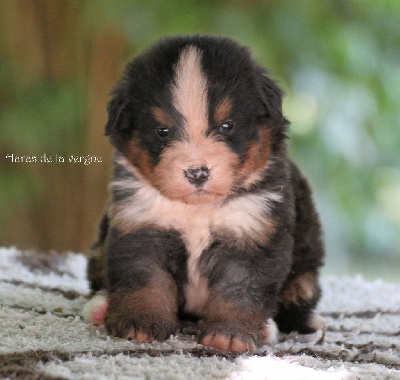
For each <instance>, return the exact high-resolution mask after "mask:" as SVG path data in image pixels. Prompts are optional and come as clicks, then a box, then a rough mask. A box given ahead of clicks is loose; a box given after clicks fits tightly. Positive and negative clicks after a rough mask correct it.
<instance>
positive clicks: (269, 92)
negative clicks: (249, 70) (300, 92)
mask: <svg viewBox="0 0 400 380" xmlns="http://www.w3.org/2000/svg"><path fill="white" fill-rule="evenodd" d="M257 86H258V91H259V94H260V101H261V103H262V106H263V109H264V111H265V117H267V118H268V119H274V120H278V121H284V117H283V114H282V94H283V93H282V90H281V89H280V88H279V87H278V85H277V84H276V83H275V82H274V81H273V80H272V79H270V78H268V77H267V76H266V75H265V70H259V71H258V73H257Z"/></svg>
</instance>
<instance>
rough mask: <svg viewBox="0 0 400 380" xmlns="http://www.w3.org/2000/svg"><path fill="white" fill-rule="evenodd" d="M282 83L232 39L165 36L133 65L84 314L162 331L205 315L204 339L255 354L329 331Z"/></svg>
mask: <svg viewBox="0 0 400 380" xmlns="http://www.w3.org/2000/svg"><path fill="white" fill-rule="evenodd" d="M288 124H289V123H288V121H287V120H286V119H285V117H284V116H283V114H282V92H281V90H280V89H279V87H278V86H277V85H276V84H275V83H274V82H273V81H272V80H271V79H270V78H269V77H268V76H267V75H266V70H265V69H263V68H262V67H260V66H259V65H258V64H256V63H255V62H254V60H253V58H252V57H251V54H250V52H249V50H248V49H247V48H245V47H243V46H240V45H238V44H237V43H235V42H233V41H232V40H230V39H227V38H220V37H213V36H198V35H196V36H179V37H174V38H166V39H163V40H162V41H161V42H159V43H158V44H156V45H155V46H153V47H151V48H150V49H148V50H147V51H145V52H144V53H142V54H141V55H139V56H138V57H137V58H136V59H135V60H133V61H132V62H130V63H129V64H128V65H127V67H126V71H125V74H124V75H123V77H122V79H121V80H120V81H119V82H118V84H117V85H116V87H115V89H114V91H113V94H112V99H111V101H110V103H109V105H108V122H107V125H106V127H105V134H106V135H108V136H110V140H111V143H112V145H113V146H114V147H115V149H116V153H115V156H114V171H113V178H112V182H111V184H110V189H111V194H112V196H111V200H110V203H109V205H108V208H107V212H106V214H105V215H104V217H103V219H102V222H101V225H100V236H99V240H98V242H97V243H96V244H95V245H94V247H93V249H92V252H91V257H90V259H89V267H88V277H89V280H90V283H91V289H92V290H93V292H99V291H100V292H101V291H102V292H103V293H100V294H101V295H97V296H95V297H94V298H93V299H92V300H91V301H90V302H89V304H88V305H87V307H86V310H85V315H86V319H87V320H88V321H90V322H92V323H95V324H103V323H104V324H105V327H106V329H107V331H108V333H109V334H111V335H113V336H116V337H122V338H127V339H132V340H134V341H137V342H152V341H155V340H157V341H162V340H165V339H166V338H168V337H169V336H170V335H171V334H174V333H175V332H177V330H178V328H179V321H180V319H181V318H183V317H185V316H186V317H188V316H189V317H195V318H198V319H199V320H201V321H202V323H200V324H199V334H198V339H199V342H200V343H201V344H203V345H206V346H211V347H215V348H219V349H223V350H230V351H238V352H243V351H253V352H254V351H256V350H257V347H258V346H259V345H261V344H264V343H271V342H273V341H274V339H276V336H277V331H276V325H277V326H278V328H279V330H280V331H282V332H284V333H289V332H291V331H297V332H298V333H300V334H307V333H312V332H314V331H316V330H317V329H318V328H320V327H321V321H320V319H319V318H318V317H317V316H316V315H315V314H314V313H313V309H314V308H315V306H316V304H317V301H318V299H319V297H320V287H319V284H318V270H319V267H320V266H321V265H322V261H323V256H324V248H323V243H322V239H321V227H320V222H319V218H318V215H317V212H316V209H315V207H314V204H313V201H312V196H311V191H310V188H309V185H308V184H307V181H306V180H305V178H304V177H303V176H302V175H301V173H300V171H299V169H298V168H297V167H296V166H295V164H294V163H293V162H292V161H291V160H290V159H289V158H288V155H287V149H286V131H287V128H288Z"/></svg>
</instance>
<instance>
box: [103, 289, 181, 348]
mask: <svg viewBox="0 0 400 380" xmlns="http://www.w3.org/2000/svg"><path fill="white" fill-rule="evenodd" d="M146 301H147V300H146V299H144V300H142V299H141V298H137V297H135V294H133V295H123V296H121V295H113V296H110V300H109V308H108V313H107V315H106V318H105V326H106V329H107V332H108V333H109V334H110V335H112V336H115V337H119V338H124V339H129V340H134V341H136V342H138V343H150V342H153V341H155V340H157V341H163V340H165V339H167V338H168V337H169V336H170V335H171V334H174V333H175V332H176V330H177V320H176V316H175V315H174V313H168V312H167V311H169V310H171V309H168V307H167V305H163V306H164V307H161V305H154V304H149V303H147V302H146Z"/></svg>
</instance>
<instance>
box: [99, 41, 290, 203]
mask: <svg viewBox="0 0 400 380" xmlns="http://www.w3.org/2000/svg"><path fill="white" fill-rule="evenodd" d="M284 125H285V119H284V118H283V117H282V113H281V93H280V90H279V89H278V88H277V87H276V85H275V84H274V83H273V82H272V81H270V80H269V79H268V78H266V77H264V76H263V71H262V69H260V68H259V67H258V66H256V65H255V64H254V62H253V61H252V59H251V57H250V54H249V53H248V51H247V50H246V49H244V48H242V47H240V46H238V45H237V44H235V43H233V42H232V41H230V40H227V39H217V38H212V37H181V38H176V39H173V40H166V41H163V42H162V43H160V44H159V45H156V46H155V47H154V48H153V49H151V50H149V51H147V52H145V53H144V54H142V55H141V56H139V57H138V58H137V59H136V60H135V61H133V62H132V63H131V64H130V65H128V67H127V71H126V74H125V77H124V78H123V79H122V80H121V81H120V83H119V84H118V86H117V88H116V90H115V92H114V98H113V99H112V101H111V102H110V104H109V121H108V124H107V126H106V134H109V135H111V141H112V142H113V144H114V145H115V147H116V148H117V150H119V151H121V152H122V153H123V154H124V155H125V156H126V157H127V158H128V160H129V161H130V163H131V164H132V165H133V167H134V168H135V169H136V171H137V172H138V174H139V175H140V176H141V177H142V179H143V180H144V181H147V182H148V183H149V184H150V185H151V186H153V187H155V188H156V189H158V190H159V191H160V192H161V193H162V194H163V195H164V196H165V197H167V198H169V199H174V200H180V201H182V202H185V203H192V204H194V203H208V202H213V201H217V200H222V199H224V198H226V197H228V196H229V195H231V194H234V193H235V192H236V191H238V190H239V189H241V188H249V187H251V186H252V185H253V184H254V183H256V182H257V181H258V180H259V179H260V178H261V176H262V173H263V172H264V170H265V169H266V167H267V166H268V159H269V157H270V155H271V153H272V151H273V150H274V149H276V147H277V146H278V145H279V142H280V140H282V139H283V137H284Z"/></svg>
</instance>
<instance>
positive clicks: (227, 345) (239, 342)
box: [200, 334, 256, 352]
mask: <svg viewBox="0 0 400 380" xmlns="http://www.w3.org/2000/svg"><path fill="white" fill-rule="evenodd" d="M200 343H201V344H202V345H203V346H208V347H213V348H217V349H219V350H224V351H232V352H246V351H251V352H256V346H255V344H254V343H253V342H247V341H245V340H243V339H241V338H239V337H235V336H233V337H229V336H227V335H223V334H209V335H206V336H204V337H203V338H202V339H201V341H200Z"/></svg>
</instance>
